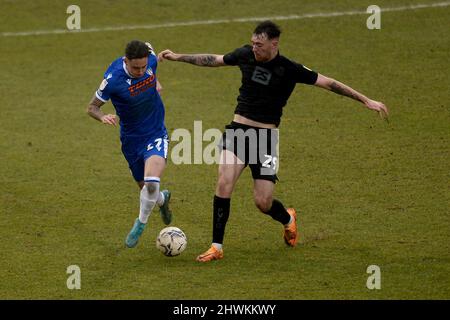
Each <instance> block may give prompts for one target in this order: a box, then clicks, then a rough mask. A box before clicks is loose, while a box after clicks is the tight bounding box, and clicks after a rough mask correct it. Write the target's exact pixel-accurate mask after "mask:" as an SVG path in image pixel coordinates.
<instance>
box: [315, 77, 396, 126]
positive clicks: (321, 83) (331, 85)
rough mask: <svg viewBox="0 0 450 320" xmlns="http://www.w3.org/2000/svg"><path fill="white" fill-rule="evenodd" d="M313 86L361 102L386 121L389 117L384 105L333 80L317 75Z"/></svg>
mask: <svg viewBox="0 0 450 320" xmlns="http://www.w3.org/2000/svg"><path fill="white" fill-rule="evenodd" d="M315 85H316V86H317V87H320V88H323V89H327V90H330V91H333V92H334V93H337V94H340V95H342V96H346V97H349V98H352V99H354V100H356V101H359V102H362V103H364V105H365V106H366V107H367V108H369V109H371V110H375V111H377V112H378V113H379V115H380V117H381V118H386V119H387V117H388V115H389V111H388V108H387V107H386V106H385V105H384V103H382V102H379V101H375V100H372V99H369V98H368V97H366V96H365V95H363V94H362V93H359V92H358V91H356V90H355V89H353V88H351V87H349V86H347V85H346V84H343V83H342V82H339V81H337V80H335V79H332V78H329V77H326V76H324V75H321V74H319V76H318V77H317V81H316V83H315Z"/></svg>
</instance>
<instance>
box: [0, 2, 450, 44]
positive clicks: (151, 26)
mask: <svg viewBox="0 0 450 320" xmlns="http://www.w3.org/2000/svg"><path fill="white" fill-rule="evenodd" d="M447 6H450V2H449V1H447V2H437V3H430V4H416V5H409V6H402V7H394V8H381V12H393V11H406V10H418V9H426V8H438V7H447ZM358 14H368V13H367V12H366V11H343V12H318V13H309V14H302V15H289V16H272V17H248V18H236V19H220V20H198V21H185V22H172V23H161V24H148V25H135V26H133V25H131V26H117V27H102V28H86V29H81V30H67V29H54V30H36V31H23V32H2V33H1V35H2V36H3V37H18V36H41V35H48V34H64V33H89V32H105V31H125V30H138V29H163V28H174V27H185V26H201V25H211V24H222V23H235V22H252V21H262V20H300V19H310V18H330V17H340V16H351V15H358Z"/></svg>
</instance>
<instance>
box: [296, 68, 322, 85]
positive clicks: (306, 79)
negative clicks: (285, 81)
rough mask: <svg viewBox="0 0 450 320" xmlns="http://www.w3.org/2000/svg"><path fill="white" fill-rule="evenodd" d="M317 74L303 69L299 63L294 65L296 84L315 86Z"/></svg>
mask: <svg viewBox="0 0 450 320" xmlns="http://www.w3.org/2000/svg"><path fill="white" fill-rule="evenodd" d="M317 77H318V74H317V72H315V71H313V70H311V69H309V68H308V67H305V66H304V65H302V64H300V63H295V79H296V82H297V83H305V84H311V85H312V84H315V83H316V81H317Z"/></svg>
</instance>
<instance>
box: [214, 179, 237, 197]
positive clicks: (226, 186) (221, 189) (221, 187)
mask: <svg viewBox="0 0 450 320" xmlns="http://www.w3.org/2000/svg"><path fill="white" fill-rule="evenodd" d="M216 189H217V192H218V194H219V195H222V196H224V197H228V196H229V195H231V193H232V192H233V181H231V180H227V179H226V178H224V177H219V180H218V181H217V188H216Z"/></svg>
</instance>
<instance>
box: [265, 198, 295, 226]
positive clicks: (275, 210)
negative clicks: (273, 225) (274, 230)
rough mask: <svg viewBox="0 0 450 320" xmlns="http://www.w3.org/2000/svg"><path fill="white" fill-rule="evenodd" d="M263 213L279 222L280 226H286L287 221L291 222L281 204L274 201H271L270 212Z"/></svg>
mask: <svg viewBox="0 0 450 320" xmlns="http://www.w3.org/2000/svg"><path fill="white" fill-rule="evenodd" d="M265 213H266V214H268V215H269V216H271V217H272V218H273V219H274V220H277V221H279V222H281V223H282V224H288V223H289V220H291V216H290V214H289V213H288V212H287V211H286V209H285V208H284V206H283V204H282V203H281V202H280V201H278V200H276V199H274V200H273V201H272V207H271V208H270V210H269V211H267V212H265Z"/></svg>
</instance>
